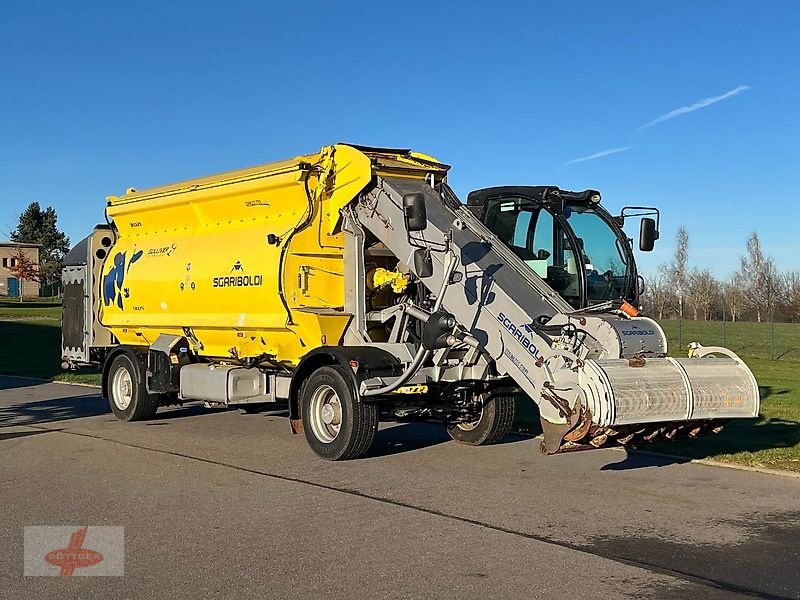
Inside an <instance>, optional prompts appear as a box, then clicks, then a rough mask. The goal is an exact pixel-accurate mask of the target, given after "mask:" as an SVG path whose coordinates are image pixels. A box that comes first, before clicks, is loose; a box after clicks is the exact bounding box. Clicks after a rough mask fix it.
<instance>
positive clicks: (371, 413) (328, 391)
mask: <svg viewBox="0 0 800 600" xmlns="http://www.w3.org/2000/svg"><path fill="white" fill-rule="evenodd" d="M300 411H301V416H302V419H303V431H304V432H305V436H306V441H307V442H308V445H309V446H311V449H312V450H313V451H314V453H315V454H317V456H320V457H321V458H324V459H326V460H347V459H351V458H359V457H361V456H363V455H364V454H366V453H367V451H368V450H369V449H370V447H371V446H372V442H373V441H374V440H375V433H376V432H377V431H378V408H377V406H376V405H374V404H365V403H364V402H362V401H361V400H360V399H358V398H356V395H355V393H354V391H353V386H352V380H351V378H350V376H349V375H348V373H347V372H345V371H344V369H342V368H341V367H338V366H329V367H322V368H320V369H317V370H316V371H314V372H313V373H312V374H311V375H309V377H308V379H306V381H305V382H304V384H303V388H302V390H301V392H300Z"/></svg>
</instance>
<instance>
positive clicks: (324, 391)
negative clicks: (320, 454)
mask: <svg viewBox="0 0 800 600" xmlns="http://www.w3.org/2000/svg"><path fill="white" fill-rule="evenodd" d="M308 412H309V414H308V417H309V423H310V425H311V431H312V433H313V434H314V437H316V438H317V439H318V440H319V441H320V442H323V443H325V444H330V443H331V442H332V441H333V440H335V439H336V436H338V435H339V430H340V429H341V428H342V401H341V400H340V399H339V394H337V393H336V390H334V389H333V388H332V387H331V386H329V385H321V386H319V387H318V388H317V389H316V390H314V394H313V395H312V396H311V402H310V403H309V405H308Z"/></svg>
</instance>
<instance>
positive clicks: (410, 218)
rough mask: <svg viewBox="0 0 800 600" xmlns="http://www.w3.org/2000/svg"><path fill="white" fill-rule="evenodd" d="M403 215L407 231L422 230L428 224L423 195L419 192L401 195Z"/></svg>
mask: <svg viewBox="0 0 800 600" xmlns="http://www.w3.org/2000/svg"><path fill="white" fill-rule="evenodd" d="M403 215H404V217H405V221H406V230H407V231H409V232H412V231H424V230H425V228H426V227H427V226H428V215H427V213H426V212H425V195H424V194H422V193H421V192H414V193H411V194H405V195H404V196H403Z"/></svg>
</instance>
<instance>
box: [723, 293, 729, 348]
mask: <svg viewBox="0 0 800 600" xmlns="http://www.w3.org/2000/svg"><path fill="white" fill-rule="evenodd" d="M727 325H728V311H727V310H725V302H723V303H722V345H723V346H725V347H726V348H727V347H728V327H727Z"/></svg>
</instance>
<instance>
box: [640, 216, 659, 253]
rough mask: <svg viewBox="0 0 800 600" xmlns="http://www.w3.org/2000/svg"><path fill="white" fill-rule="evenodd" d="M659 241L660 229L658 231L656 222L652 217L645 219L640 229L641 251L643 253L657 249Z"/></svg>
mask: <svg viewBox="0 0 800 600" xmlns="http://www.w3.org/2000/svg"><path fill="white" fill-rule="evenodd" d="M657 239H658V229H656V220H655V219H651V218H650V217H644V218H643V219H642V224H641V226H640V227H639V250H641V251H642V252H650V251H651V250H652V249H653V248H654V247H655V245H656V240H657Z"/></svg>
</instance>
